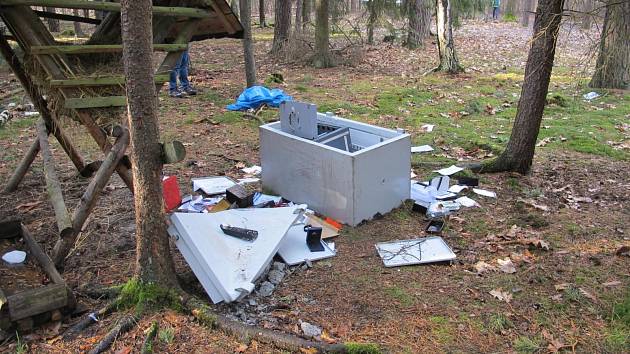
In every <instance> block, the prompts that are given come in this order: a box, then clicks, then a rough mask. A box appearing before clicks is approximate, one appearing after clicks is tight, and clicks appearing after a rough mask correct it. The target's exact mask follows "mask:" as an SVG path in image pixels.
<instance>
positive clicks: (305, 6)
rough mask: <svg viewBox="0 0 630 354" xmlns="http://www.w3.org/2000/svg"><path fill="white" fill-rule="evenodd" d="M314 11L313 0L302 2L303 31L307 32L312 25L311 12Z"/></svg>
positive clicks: (303, 0)
mask: <svg viewBox="0 0 630 354" xmlns="http://www.w3.org/2000/svg"><path fill="white" fill-rule="evenodd" d="M312 10H313V0H302V30H303V31H306V30H307V28H308V25H309V24H310V23H311V11H312Z"/></svg>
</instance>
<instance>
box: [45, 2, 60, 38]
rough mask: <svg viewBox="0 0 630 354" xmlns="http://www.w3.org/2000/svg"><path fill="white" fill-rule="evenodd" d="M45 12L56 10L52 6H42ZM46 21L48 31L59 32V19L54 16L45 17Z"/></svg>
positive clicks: (55, 11) (54, 11)
mask: <svg viewBox="0 0 630 354" xmlns="http://www.w3.org/2000/svg"><path fill="white" fill-rule="evenodd" d="M44 10H46V12H50V13H53V14H54V13H57V10H56V9H55V8H54V7H46V8H44ZM46 23H47V24H48V30H49V31H50V32H59V20H58V19H56V18H47V19H46Z"/></svg>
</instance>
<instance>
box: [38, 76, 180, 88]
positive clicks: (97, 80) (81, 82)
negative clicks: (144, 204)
mask: <svg viewBox="0 0 630 354" xmlns="http://www.w3.org/2000/svg"><path fill="white" fill-rule="evenodd" d="M169 78H170V77H169V75H166V74H164V75H156V76H155V82H156V83H164V82H168V81H169ZM49 84H50V86H51V87H78V86H110V85H124V84H125V77H124V76H102V77H80V78H76V79H66V80H50V82H49Z"/></svg>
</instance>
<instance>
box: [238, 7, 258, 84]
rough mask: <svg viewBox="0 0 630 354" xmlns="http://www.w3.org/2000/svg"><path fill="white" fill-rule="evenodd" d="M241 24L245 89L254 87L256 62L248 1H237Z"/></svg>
mask: <svg viewBox="0 0 630 354" xmlns="http://www.w3.org/2000/svg"><path fill="white" fill-rule="evenodd" d="M239 3H240V4H239V5H240V9H241V24H242V25H243V56H244V57H245V78H246V81H247V87H250V86H254V85H256V61H255V60H254V48H253V46H254V45H253V40H252V13H251V8H252V7H251V4H250V3H249V0H239Z"/></svg>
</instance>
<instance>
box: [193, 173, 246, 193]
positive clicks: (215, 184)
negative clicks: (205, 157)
mask: <svg viewBox="0 0 630 354" xmlns="http://www.w3.org/2000/svg"><path fill="white" fill-rule="evenodd" d="M192 183H193V191H195V192H196V191H198V190H200V189H201V190H202V191H203V192H204V193H206V194H207V195H215V194H223V193H225V191H226V190H227V189H228V188H230V187H232V186H234V185H236V182H235V181H234V180H233V179H231V178H229V177H225V176H217V177H205V178H193V179H192Z"/></svg>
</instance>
